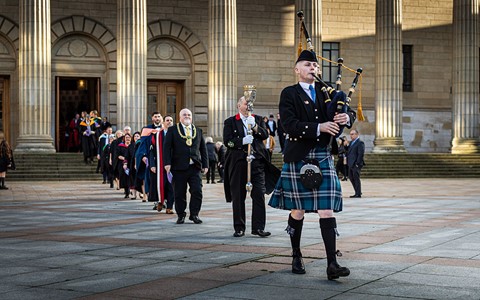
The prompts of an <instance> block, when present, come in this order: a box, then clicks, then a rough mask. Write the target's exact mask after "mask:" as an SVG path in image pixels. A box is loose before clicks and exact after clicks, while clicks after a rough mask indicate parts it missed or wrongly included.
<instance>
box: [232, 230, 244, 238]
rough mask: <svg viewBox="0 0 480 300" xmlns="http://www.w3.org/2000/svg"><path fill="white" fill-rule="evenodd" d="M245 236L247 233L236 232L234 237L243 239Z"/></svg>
mask: <svg viewBox="0 0 480 300" xmlns="http://www.w3.org/2000/svg"><path fill="white" fill-rule="evenodd" d="M244 235H245V232H244V231H242V230H239V231H235V233H234V234H233V236H234V237H242V236H244Z"/></svg>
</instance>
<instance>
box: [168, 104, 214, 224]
mask: <svg viewBox="0 0 480 300" xmlns="http://www.w3.org/2000/svg"><path fill="white" fill-rule="evenodd" d="M163 156H164V163H165V171H167V174H168V173H169V172H172V175H173V179H172V185H173V190H174V194H175V211H176V212H177V215H178V219H177V224H183V223H185V216H186V213H185V209H186V208H187V184H188V185H189V187H190V189H189V191H190V196H191V197H190V205H189V210H190V217H189V219H190V220H191V221H193V222H194V223H195V224H200V223H202V220H201V219H200V218H199V217H198V214H199V212H200V209H201V207H202V198H203V195H202V177H201V174H200V172H202V173H205V172H207V170H208V155H207V147H206V146H205V139H204V138H203V134H202V130H201V129H200V128H198V127H196V126H195V125H193V124H192V112H191V111H190V110H189V109H187V108H184V109H182V110H181V111H180V123H177V125H176V126H172V127H171V128H170V129H169V130H168V132H167V135H166V137H165V141H164V143H163Z"/></svg>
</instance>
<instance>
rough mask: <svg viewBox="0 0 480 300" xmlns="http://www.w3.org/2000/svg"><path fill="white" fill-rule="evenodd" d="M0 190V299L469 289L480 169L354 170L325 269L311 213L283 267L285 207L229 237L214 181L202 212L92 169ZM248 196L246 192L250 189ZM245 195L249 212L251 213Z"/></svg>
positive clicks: (468, 294)
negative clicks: (294, 266) (423, 174)
mask: <svg viewBox="0 0 480 300" xmlns="http://www.w3.org/2000/svg"><path fill="white" fill-rule="evenodd" d="M7 185H8V186H9V187H10V189H9V190H0V226H1V230H0V253H1V255H0V265H1V268H0V299H22V300H23V299H49V300H52V299H55V300H56V299H275V300H280V299H342V300H343V299H355V300H357V299H369V300H370V299H374V300H375V299H378V300H380V299H381V300H387V299H480V188H479V181H478V179H410V180H405V179H395V180H394V179H365V180H363V193H364V197H363V198H361V199H350V198H349V197H348V196H349V195H352V194H353V190H352V187H351V185H350V183H349V182H342V186H343V190H344V196H345V198H344V211H343V212H341V213H339V214H337V223H338V225H339V226H338V230H339V233H340V236H339V238H338V248H339V250H340V251H341V252H342V253H343V256H342V257H339V262H340V264H341V265H344V266H347V267H349V268H350V270H351V275H350V276H349V277H346V278H340V279H338V280H336V281H328V280H327V277H326V273H325V269H326V258H325V252H324V248H323V242H322V240H321V236H320V229H319V225H318V217H317V216H316V215H314V214H308V215H307V216H306V217H305V225H304V233H303V236H302V251H303V254H304V259H305V263H306V270H307V273H306V274H305V275H295V274H292V273H291V265H290V263H291V257H290V251H291V250H290V240H289V236H288V235H287V234H286V232H285V231H284V229H285V227H286V222H287V216H288V212H286V211H280V210H275V209H272V208H270V207H269V208H268V209H267V228H266V229H267V230H268V231H271V232H272V236H271V237H268V238H260V237H257V236H252V235H250V234H249V233H250V227H249V226H250V222H248V224H247V234H246V236H244V237H242V238H234V237H233V236H232V234H233V227H232V213H231V208H230V204H228V203H226V202H225V200H224V196H223V186H222V185H221V184H215V185H213V184H208V185H207V184H205V185H204V203H203V208H202V211H201V213H200V217H201V218H202V219H203V224H200V225H195V224H193V222H191V221H188V220H187V221H186V223H185V224H183V225H177V224H175V221H176V216H175V215H167V214H165V213H164V212H162V213H157V212H156V211H153V210H152V209H151V208H152V205H151V204H150V203H142V202H140V201H139V200H127V199H123V195H122V192H121V191H117V190H113V189H109V188H108V187H107V185H102V184H100V183H99V182H92V181H90V182H88V181H83V182H9V181H8V180H7ZM248 203H250V201H248ZM250 212H251V210H250V205H249V206H248V211H247V216H248V218H249V216H250Z"/></svg>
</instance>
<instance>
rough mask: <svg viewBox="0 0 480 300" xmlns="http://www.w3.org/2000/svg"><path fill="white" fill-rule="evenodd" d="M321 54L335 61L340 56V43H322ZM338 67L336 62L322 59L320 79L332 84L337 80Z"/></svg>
mask: <svg viewBox="0 0 480 300" xmlns="http://www.w3.org/2000/svg"><path fill="white" fill-rule="evenodd" d="M322 48H323V49H322V56H323V57H324V58H326V59H329V60H331V61H335V62H336V61H337V59H338V57H339V56H340V43H330V42H329V43H322ZM337 72H338V67H337V65H336V64H334V63H331V62H328V61H326V60H322V77H323V78H322V79H323V81H325V82H326V83H328V84H330V85H331V86H333V84H334V83H335V81H336V80H337Z"/></svg>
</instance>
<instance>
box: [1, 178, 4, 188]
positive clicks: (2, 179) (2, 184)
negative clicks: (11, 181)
mask: <svg viewBox="0 0 480 300" xmlns="http://www.w3.org/2000/svg"><path fill="white" fill-rule="evenodd" d="M4 186H5V177H0V187H4Z"/></svg>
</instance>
